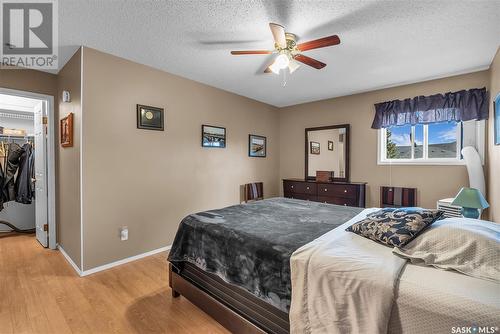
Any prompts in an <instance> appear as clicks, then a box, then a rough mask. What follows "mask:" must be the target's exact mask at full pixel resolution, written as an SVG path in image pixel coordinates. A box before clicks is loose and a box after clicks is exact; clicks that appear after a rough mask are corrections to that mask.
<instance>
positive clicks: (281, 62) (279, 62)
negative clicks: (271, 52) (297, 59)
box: [274, 53, 290, 70]
mask: <svg viewBox="0 0 500 334" xmlns="http://www.w3.org/2000/svg"><path fill="white" fill-rule="evenodd" d="M274 64H276V66H278V68H279V69H280V70H284V69H285V68H287V67H288V65H289V64H290V59H289V58H288V55H286V54H285V53H282V54H280V55H279V56H278V57H276V60H275V61H274Z"/></svg>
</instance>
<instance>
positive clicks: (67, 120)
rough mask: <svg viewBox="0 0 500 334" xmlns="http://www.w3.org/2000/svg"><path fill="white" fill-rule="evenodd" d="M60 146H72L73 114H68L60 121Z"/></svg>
mask: <svg viewBox="0 0 500 334" xmlns="http://www.w3.org/2000/svg"><path fill="white" fill-rule="evenodd" d="M60 135H61V146H62V147H72V146H73V113H69V114H68V116H66V117H64V118H63V119H61V121H60Z"/></svg>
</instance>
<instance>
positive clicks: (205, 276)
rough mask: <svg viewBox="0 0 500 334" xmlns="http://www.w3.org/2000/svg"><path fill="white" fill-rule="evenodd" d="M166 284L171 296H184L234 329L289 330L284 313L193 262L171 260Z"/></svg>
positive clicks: (281, 333)
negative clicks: (175, 264)
mask: <svg viewBox="0 0 500 334" xmlns="http://www.w3.org/2000/svg"><path fill="white" fill-rule="evenodd" d="M169 285H170V288H172V296H173V297H174V298H176V297H179V296H180V295H182V296H184V297H186V298H187V299H188V300H189V301H191V302H192V303H193V304H195V305H196V306H198V307H199V308H200V309H202V310H203V311H205V313H207V314H208V315H210V316H211V317H212V318H214V319H215V320H216V321H217V322H219V323H220V324H221V325H222V326H224V327H226V328H227V329H228V330H230V331H231V332H233V333H241V334H250V333H276V334H285V333H289V332H290V323H289V320H288V314H287V313H285V312H283V311H281V310H279V309H277V308H276V307H274V306H272V305H270V304H268V303H266V302H264V301H263V300H261V299H259V298H257V297H256V296H254V295H252V294H251V293H250V292H247V291H246V290H243V289H241V288H238V287H236V286H234V285H231V284H228V283H226V282H224V281H223V280H222V279H221V278H219V277H218V276H216V275H214V274H209V273H207V272H204V271H203V270H201V269H199V268H197V267H196V266H194V265H192V264H189V263H183V265H182V269H178V268H177V267H176V266H173V265H172V264H171V263H170V264H169Z"/></svg>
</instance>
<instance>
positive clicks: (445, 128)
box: [390, 122, 457, 146]
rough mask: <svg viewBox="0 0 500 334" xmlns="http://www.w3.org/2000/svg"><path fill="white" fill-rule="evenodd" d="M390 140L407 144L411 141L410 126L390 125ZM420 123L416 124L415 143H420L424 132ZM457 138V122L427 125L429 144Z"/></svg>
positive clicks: (446, 141) (402, 144)
mask: <svg viewBox="0 0 500 334" xmlns="http://www.w3.org/2000/svg"><path fill="white" fill-rule="evenodd" d="M390 129H391V132H392V136H391V140H392V141H393V142H394V143H395V144H396V145H397V146H409V145H410V143H411V140H410V138H411V137H410V136H411V126H410V125H404V126H395V127H391V128H390ZM421 129H422V125H417V126H416V131H415V142H416V143H417V145H422V143H423V141H424V134H423V131H422V130H421ZM456 140H457V123H454V122H453V123H452V122H450V123H432V124H430V125H429V144H431V145H432V144H442V143H452V142H455V141H456Z"/></svg>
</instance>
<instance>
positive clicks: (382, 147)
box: [377, 121, 485, 166]
mask: <svg viewBox="0 0 500 334" xmlns="http://www.w3.org/2000/svg"><path fill="white" fill-rule="evenodd" d="M475 123H476V125H475V128H476V129H475V130H476V133H475V141H476V143H475V146H476V148H477V150H478V152H479V155H480V156H481V161H482V164H483V165H484V149H485V147H484V146H485V121H477V122H475ZM422 125H423V129H424V142H423V157H422V158H417V159H415V158H414V153H415V149H414V146H413V144H414V140H415V126H412V127H411V143H410V145H411V147H412V149H411V158H410V159H387V158H386V157H387V137H386V131H387V130H386V129H385V128H382V129H379V130H378V131H377V132H378V133H377V164H378V165H459V166H460V165H465V161H464V160H463V158H462V155H461V152H460V151H461V150H462V144H463V142H464V133H463V131H464V126H463V123H462V122H460V126H457V157H455V158H429V157H428V141H429V136H428V132H429V126H428V124H422Z"/></svg>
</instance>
